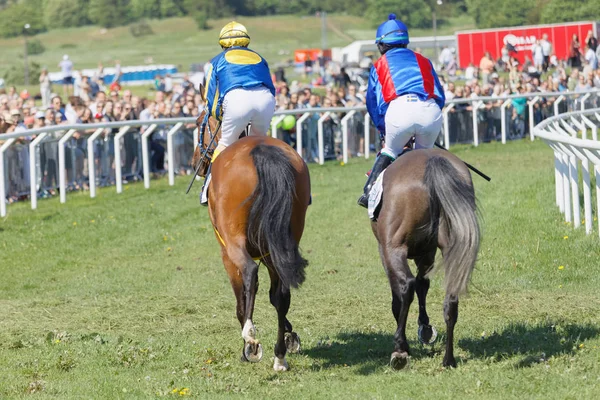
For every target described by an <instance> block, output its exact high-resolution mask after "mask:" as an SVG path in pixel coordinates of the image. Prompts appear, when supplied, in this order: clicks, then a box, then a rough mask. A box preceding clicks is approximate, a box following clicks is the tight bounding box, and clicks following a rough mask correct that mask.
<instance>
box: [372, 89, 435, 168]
mask: <svg viewBox="0 0 600 400" xmlns="http://www.w3.org/2000/svg"><path fill="white" fill-rule="evenodd" d="M442 123H443V119H442V110H440V107H439V106H438V105H437V103H436V102H435V100H433V99H429V100H427V101H421V100H419V98H418V97H417V96H415V95H412V94H408V95H405V96H400V97H398V98H397V99H394V100H392V101H391V102H390V105H389V107H388V109H387V112H386V114H385V147H384V148H383V149H382V150H381V152H382V153H385V154H386V155H388V156H390V157H392V158H396V157H397V156H398V155H399V154H400V153H402V150H403V148H404V146H405V145H406V143H407V142H408V141H409V140H410V138H411V137H413V136H414V137H415V149H430V148H432V147H433V144H434V143H435V140H436V139H437V137H438V135H439V133H440V130H441V129H442Z"/></svg>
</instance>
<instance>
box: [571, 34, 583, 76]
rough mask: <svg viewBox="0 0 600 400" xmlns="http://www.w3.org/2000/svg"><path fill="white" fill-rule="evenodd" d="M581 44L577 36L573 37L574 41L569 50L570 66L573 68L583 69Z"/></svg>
mask: <svg viewBox="0 0 600 400" xmlns="http://www.w3.org/2000/svg"><path fill="white" fill-rule="evenodd" d="M580 47H581V44H580V43H579V37H578V36H577V35H573V39H572V40H571V46H570V48H569V66H570V67H571V68H577V69H578V68H579V67H581V58H580V57H581V52H580V51H581V50H580Z"/></svg>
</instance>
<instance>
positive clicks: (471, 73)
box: [465, 63, 475, 81]
mask: <svg viewBox="0 0 600 400" xmlns="http://www.w3.org/2000/svg"><path fill="white" fill-rule="evenodd" d="M465 79H466V80H467V81H472V80H473V79H475V65H473V63H469V66H468V67H467V68H466V69H465Z"/></svg>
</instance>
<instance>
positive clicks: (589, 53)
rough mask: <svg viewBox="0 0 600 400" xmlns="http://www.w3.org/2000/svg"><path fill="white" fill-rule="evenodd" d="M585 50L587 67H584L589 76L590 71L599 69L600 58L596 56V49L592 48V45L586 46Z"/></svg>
mask: <svg viewBox="0 0 600 400" xmlns="http://www.w3.org/2000/svg"><path fill="white" fill-rule="evenodd" d="M586 49H587V50H586V52H585V62H586V67H585V68H584V71H585V72H584V73H585V75H586V76H587V75H588V73H591V72H593V71H595V70H597V69H598V58H597V57H596V51H595V50H594V49H592V47H591V46H590V45H587V46H586Z"/></svg>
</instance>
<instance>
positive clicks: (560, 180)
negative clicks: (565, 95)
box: [534, 108, 600, 234]
mask: <svg viewBox="0 0 600 400" xmlns="http://www.w3.org/2000/svg"><path fill="white" fill-rule="evenodd" d="M599 125H600V108H597V109H592V110H588V111H575V112H569V113H565V114H560V115H557V116H554V117H552V118H549V119H547V120H545V121H543V122H542V123H540V124H538V125H536V126H535V127H534V135H535V136H537V137H539V138H540V139H542V140H544V141H545V142H546V143H547V144H548V146H550V148H551V149H552V150H553V151H554V177H555V185H556V205H557V206H558V208H559V209H560V211H561V212H562V213H563V214H564V216H565V221H566V222H568V223H572V224H573V226H574V227H575V228H579V227H580V226H581V223H585V232H586V233H587V234H590V233H592V231H593V220H594V218H595V219H597V220H598V232H599V234H600V218H598V215H599V213H600V141H598V126H599ZM580 169H581V179H580V176H579V175H580V174H579V172H580ZM592 175H595V176H594V180H595V187H596V190H595V198H596V210H595V212H594V210H593V206H592V204H593V198H594V193H593V191H592V179H591V176H592ZM581 195H582V197H583V215H584V218H583V221H582V220H581V204H580V196H581ZM594 215H595V217H594Z"/></svg>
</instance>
